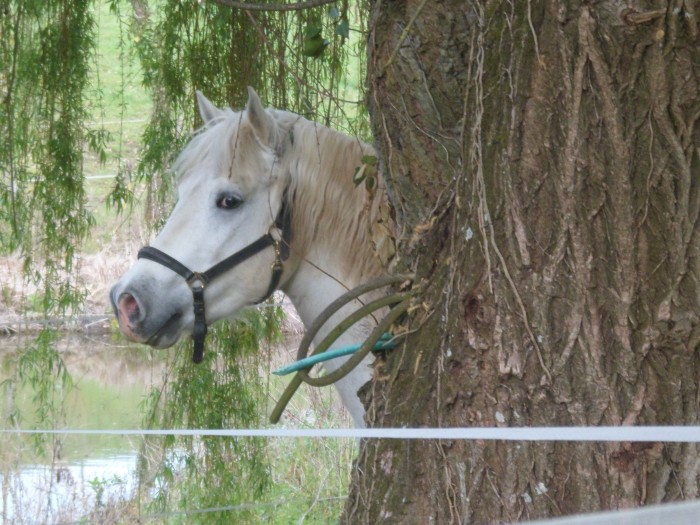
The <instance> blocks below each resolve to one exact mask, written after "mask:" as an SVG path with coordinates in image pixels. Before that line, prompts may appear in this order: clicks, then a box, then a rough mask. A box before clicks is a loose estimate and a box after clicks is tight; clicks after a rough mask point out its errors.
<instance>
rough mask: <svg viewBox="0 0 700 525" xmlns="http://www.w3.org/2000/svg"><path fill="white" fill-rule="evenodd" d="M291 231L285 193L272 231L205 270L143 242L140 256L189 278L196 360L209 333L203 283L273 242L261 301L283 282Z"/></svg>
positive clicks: (187, 279) (201, 352)
mask: <svg viewBox="0 0 700 525" xmlns="http://www.w3.org/2000/svg"><path fill="white" fill-rule="evenodd" d="M273 229H277V230H279V231H280V232H281V239H276V238H275V237H274V236H273V235H272V230H273ZM291 234H292V231H291V218H290V212H289V206H288V204H287V199H286V195H285V198H284V199H283V200H282V208H280V211H279V213H278V214H277V218H276V219H275V222H274V224H273V225H272V228H270V231H268V232H267V233H266V234H265V235H263V236H262V237H260V238H258V239H257V240H256V241H253V242H252V243H250V244H249V245H248V246H245V247H244V248H242V249H240V250H239V251H237V252H236V253H234V254H233V255H230V256H229V257H227V258H226V259H224V260H223V261H220V262H218V263H216V264H215V265H214V266H212V267H211V268H209V269H208V270H207V271H206V272H193V271H192V270H190V269H189V268H187V266H185V265H184V264H182V263H181V262H180V261H178V260H177V259H175V258H173V257H171V256H170V255H168V254H167V253H165V252H162V251H160V250H159V249H158V248H154V247H152V246H144V247H143V248H141V249H140V250H139V253H138V256H137V257H138V258H139V259H148V260H150V261H153V262H156V263H158V264H161V265H163V266H165V267H166V268H168V269H170V270H172V271H173V272H175V273H177V274H179V275H181V276H182V277H183V278H184V279H185V281H186V282H187V285H188V286H189V287H190V290H192V300H193V307H194V328H193V330H192V339H193V340H194V353H193V354H192V361H194V362H195V363H201V362H202V359H203V358H204V339H205V338H206V337H207V322H206V319H205V309H204V287H205V286H206V285H207V284H209V283H210V282H211V281H212V280H213V279H216V278H217V277H219V276H220V275H221V274H223V273H225V272H227V271H229V270H232V269H233V268H234V267H236V266H238V265H239V264H240V263H242V262H243V261H245V260H247V259H250V258H251V257H253V256H254V255H255V254H257V253H259V252H261V251H263V250H264V249H265V248H269V247H270V246H272V247H273V248H274V249H275V262H274V263H273V264H272V277H271V278H270V285H269V286H268V288H267V292H266V293H265V295H264V296H263V297H262V298H261V299H260V300H259V301H257V302H258V303H261V302H262V301H264V300H265V299H267V298H268V297H270V296H271V295H272V293H273V292H274V291H275V290H276V289H277V286H278V285H279V283H280V279H281V278H282V272H283V270H284V266H283V264H282V263H283V262H284V261H286V260H287V258H288V257H289V243H290V240H291Z"/></svg>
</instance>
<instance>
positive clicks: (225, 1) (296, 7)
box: [209, 0, 338, 11]
mask: <svg viewBox="0 0 700 525" xmlns="http://www.w3.org/2000/svg"><path fill="white" fill-rule="evenodd" d="M209 1H210V2H212V3H214V4H219V5H225V6H228V7H232V8H234V9H245V10H246V11H300V10H302V9H311V8H312V7H319V6H322V5H326V4H333V3H336V2H337V1H338V0H307V1H306V2H296V3H294V4H256V3H251V2H236V1H235V0H209Z"/></svg>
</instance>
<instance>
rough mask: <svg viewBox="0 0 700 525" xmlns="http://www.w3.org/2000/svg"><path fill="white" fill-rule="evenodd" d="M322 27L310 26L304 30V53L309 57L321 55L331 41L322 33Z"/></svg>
mask: <svg viewBox="0 0 700 525" xmlns="http://www.w3.org/2000/svg"><path fill="white" fill-rule="evenodd" d="M321 31H322V29H321V27H319V26H308V27H307V28H306V29H305V30H304V46H303V48H302V51H301V52H302V54H304V56H307V57H314V58H315V57H319V56H321V53H323V51H324V50H325V49H326V47H328V44H330V42H329V41H328V40H326V39H325V38H323V35H321Z"/></svg>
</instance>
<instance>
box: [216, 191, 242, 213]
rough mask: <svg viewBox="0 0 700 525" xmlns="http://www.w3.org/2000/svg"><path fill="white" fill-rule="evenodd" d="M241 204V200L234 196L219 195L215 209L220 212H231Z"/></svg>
mask: <svg viewBox="0 0 700 525" xmlns="http://www.w3.org/2000/svg"><path fill="white" fill-rule="evenodd" d="M241 204H243V200H242V199H240V198H239V197H236V196H235V195H228V194H227V195H221V196H220V197H219V198H218V199H216V207H217V208H221V209H222V210H233V209H234V208H238V207H239V206H240V205H241Z"/></svg>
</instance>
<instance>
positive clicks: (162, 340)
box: [110, 284, 183, 348]
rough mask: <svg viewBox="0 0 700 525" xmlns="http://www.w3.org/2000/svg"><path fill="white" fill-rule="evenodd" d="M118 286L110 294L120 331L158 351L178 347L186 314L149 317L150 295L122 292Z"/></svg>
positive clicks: (167, 313)
mask: <svg viewBox="0 0 700 525" xmlns="http://www.w3.org/2000/svg"><path fill="white" fill-rule="evenodd" d="M120 288H121V287H120V286H119V284H117V285H115V286H114V287H113V288H112V290H111V292H110V301H111V303H112V308H113V310H114V315H115V316H116V318H117V321H118V323H119V330H120V331H121V332H122V334H124V336H125V337H126V338H127V339H129V340H130V341H134V342H137V343H143V344H147V345H149V346H153V347H156V348H167V347H169V346H172V345H173V344H175V342H176V341H177V340H178V339H179V336H180V332H181V330H182V318H183V313H182V311H179V310H177V309H175V310H174V311H171V312H166V313H163V314H160V315H157V316H153V315H149V311H151V310H152V309H150V308H149V305H148V301H147V300H146V299H145V298H143V297H145V296H147V295H148V294H142V293H137V292H135V291H134V290H121V289H120Z"/></svg>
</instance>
